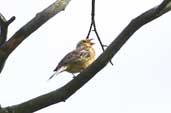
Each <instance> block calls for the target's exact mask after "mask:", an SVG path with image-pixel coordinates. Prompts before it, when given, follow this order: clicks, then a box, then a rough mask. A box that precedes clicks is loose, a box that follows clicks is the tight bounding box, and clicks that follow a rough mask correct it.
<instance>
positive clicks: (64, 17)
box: [0, 0, 171, 113]
mask: <svg viewBox="0 0 171 113" xmlns="http://www.w3.org/2000/svg"><path fill="white" fill-rule="evenodd" d="M54 1H55V0H1V3H0V13H2V14H3V15H4V16H5V17H6V18H7V19H9V18H10V17H12V16H16V20H15V21H14V22H13V23H12V24H11V25H10V27H9V34H8V38H10V36H12V35H13V34H14V33H15V32H16V31H17V30H18V29H19V28H21V27H22V26H23V25H24V24H25V23H27V22H28V21H29V20H30V19H31V18H33V17H34V16H35V15H36V13H38V12H40V11H42V10H43V9H44V8H46V7H47V6H49V5H50V4H51V3H53V2H54ZM160 2H161V0H127V1H126V0H120V1H119V0H117V1H114V0H99V1H98V0H96V24H97V30H98V32H99V34H100V36H101V40H102V41H103V43H104V44H110V43H111V41H112V40H114V39H115V38H116V36H117V35H118V34H119V33H120V32H121V31H122V30H123V29H124V28H125V27H126V25H127V24H128V23H129V22H130V21H131V20H132V19H133V18H135V17H136V16H138V15H140V14H141V13H143V12H144V11H146V10H148V9H150V8H152V7H154V6H156V5H157V4H159V3H160ZM90 8H91V0H71V2H70V4H69V5H68V6H67V7H66V9H65V11H63V12H61V13H59V14H57V15H56V16H55V17H54V18H52V19H51V20H50V21H48V22H47V23H46V24H44V25H43V26H42V27H41V28H40V29H38V30H37V31H36V32H34V33H33V34H32V35H31V36H29V37H28V38H27V39H26V40H25V41H24V42H23V43H22V44H21V45H20V46H19V47H18V48H17V49H16V50H15V51H14V52H13V53H12V54H11V55H10V57H9V58H8V60H7V63H6V65H5V68H4V70H3V72H2V73H1V75H0V89H1V93H0V104H1V106H2V107H5V106H10V105H15V104H19V103H21V102H24V101H27V100H29V99H32V98H34V97H37V96H39V95H42V94H45V93H48V92H50V91H53V90H55V89H57V88H59V87H61V86H63V85H64V84H66V83H67V82H69V81H70V80H71V79H72V75H71V74H69V73H66V72H64V73H61V74H60V75H59V76H56V77H55V78H54V79H52V80H51V81H49V82H47V79H48V78H49V77H50V76H51V75H52V74H53V69H54V68H55V67H56V65H57V64H58V62H59V61H60V59H62V57H63V56H64V55H66V53H68V52H69V51H71V50H73V49H74V48H75V46H76V43H77V42H78V41H79V40H81V39H83V38H85V37H86V35H87V32H88V29H89V25H90V18H91V17H90V15H91V9H90ZM170 20H171V12H169V13H167V14H165V15H164V16H162V17H160V18H158V19H156V20H155V21H153V22H151V23H149V24H147V25H145V26H143V27H142V28H141V29H139V30H138V31H137V32H136V33H135V34H134V35H133V36H132V37H131V38H130V40H128V42H127V43H126V44H125V45H124V46H123V47H122V48H121V50H120V51H119V52H118V53H117V55H116V56H115V57H114V58H113V59H112V61H113V63H114V66H111V65H110V64H108V65H107V66H106V67H105V68H104V69H103V70H101V71H100V72H99V73H97V75H96V76H95V77H94V78H93V79H92V80H91V81H89V82H88V83H87V84H86V85H85V86H84V87H82V88H81V89H80V90H79V91H77V92H76V93H75V94H74V95H73V96H71V97H70V98H69V99H68V100H66V102H65V103H63V102H62V103H58V104H55V105H52V106H50V107H47V108H44V109H42V110H40V111H38V112H37V113H47V112H48V113H57V112H59V113H93V112H97V113H170V112H171V82H170V81H171V70H170V67H171V60H170V58H171V44H170V42H171V39H170V36H171V33H170V25H171V21H170ZM91 38H94V39H95V42H96V45H95V49H96V53H97V56H98V55H99V54H101V52H102V50H101V47H100V46H99V43H98V42H97V39H96V37H95V35H94V33H92V34H91Z"/></svg>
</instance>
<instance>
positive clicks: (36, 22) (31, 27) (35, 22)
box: [4, 0, 70, 55]
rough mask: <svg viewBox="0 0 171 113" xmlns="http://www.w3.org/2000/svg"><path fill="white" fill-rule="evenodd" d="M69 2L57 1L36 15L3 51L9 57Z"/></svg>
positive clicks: (66, 0)
mask: <svg viewBox="0 0 171 113" xmlns="http://www.w3.org/2000/svg"><path fill="white" fill-rule="evenodd" d="M69 2H70V0H57V1H56V2H54V3H53V4H51V5H50V6H49V7H48V8H46V9H44V10H43V11H42V12H40V13H38V14H37V15H36V16H35V17H34V18H33V19H32V20H31V21H29V22H28V23H27V24H26V25H24V26H23V27H22V28H21V29H19V30H18V31H17V32H16V33H15V34H14V35H13V36H12V37H11V38H10V39H9V40H8V41H7V42H6V44H5V45H4V48H5V51H6V52H7V54H8V55H9V54H10V53H11V52H12V51H13V50H14V49H15V48H16V47H17V46H18V45H19V44H20V43H21V42H22V41H23V40H24V39H26V38H27V37H28V36H29V35H30V34H31V33H33V32H34V31H36V30H37V29H38V28H40V26H41V25H43V24H44V23H45V22H46V21H48V20H49V19H50V18H52V17H53V16H54V15H56V14H57V13H59V12H60V11H62V10H64V9H65V7H66V6H67V5H68V3H69Z"/></svg>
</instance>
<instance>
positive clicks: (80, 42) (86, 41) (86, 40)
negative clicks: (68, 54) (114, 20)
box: [77, 39, 94, 48]
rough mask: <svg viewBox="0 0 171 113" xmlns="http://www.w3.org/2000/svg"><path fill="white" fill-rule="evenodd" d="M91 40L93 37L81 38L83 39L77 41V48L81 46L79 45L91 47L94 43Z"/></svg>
mask: <svg viewBox="0 0 171 113" xmlns="http://www.w3.org/2000/svg"><path fill="white" fill-rule="evenodd" d="M92 40H93V39H83V40H81V41H79V42H78V44H77V48H78V47H81V46H87V47H91V46H92V45H94V43H93V42H91V41H92Z"/></svg>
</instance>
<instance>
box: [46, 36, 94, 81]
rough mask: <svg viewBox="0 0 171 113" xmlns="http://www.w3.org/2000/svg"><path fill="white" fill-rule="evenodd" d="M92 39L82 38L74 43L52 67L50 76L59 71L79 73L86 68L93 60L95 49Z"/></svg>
mask: <svg viewBox="0 0 171 113" xmlns="http://www.w3.org/2000/svg"><path fill="white" fill-rule="evenodd" d="M92 40H93V39H82V40H81V41H79V42H78V44H77V45H76V48H75V49H74V50H73V51H71V52H69V53H68V54H66V55H65V56H64V57H63V59H62V60H61V61H60V62H59V63H58V65H57V66H56V68H55V69H54V74H53V75H51V76H50V78H49V79H48V80H50V79H52V78H53V77H54V76H55V75H58V74H59V73H61V72H64V71H66V72H69V73H71V74H73V77H75V76H74V73H79V72H81V71H82V70H84V69H86V68H87V67H88V66H89V65H90V64H92V63H93V62H94V60H95V50H94V48H93V45H94V43H93V42H92Z"/></svg>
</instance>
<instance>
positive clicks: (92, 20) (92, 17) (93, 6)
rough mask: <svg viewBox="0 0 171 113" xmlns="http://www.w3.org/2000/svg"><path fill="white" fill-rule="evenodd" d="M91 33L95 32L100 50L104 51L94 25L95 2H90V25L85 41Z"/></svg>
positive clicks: (93, 0)
mask: <svg viewBox="0 0 171 113" xmlns="http://www.w3.org/2000/svg"><path fill="white" fill-rule="evenodd" d="M92 28H94V29H93V30H92ZM91 31H94V32H95V34H96V36H97V39H98V41H99V43H100V46H101V48H102V50H103V51H104V50H105V49H104V46H103V45H104V44H103V43H102V41H101V38H100V36H99V34H98V32H97V28H96V24H95V0H92V10H91V24H90V28H89V31H88V34H87V39H88V38H89V36H90V33H91ZM110 63H111V65H113V63H112V61H110Z"/></svg>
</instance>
